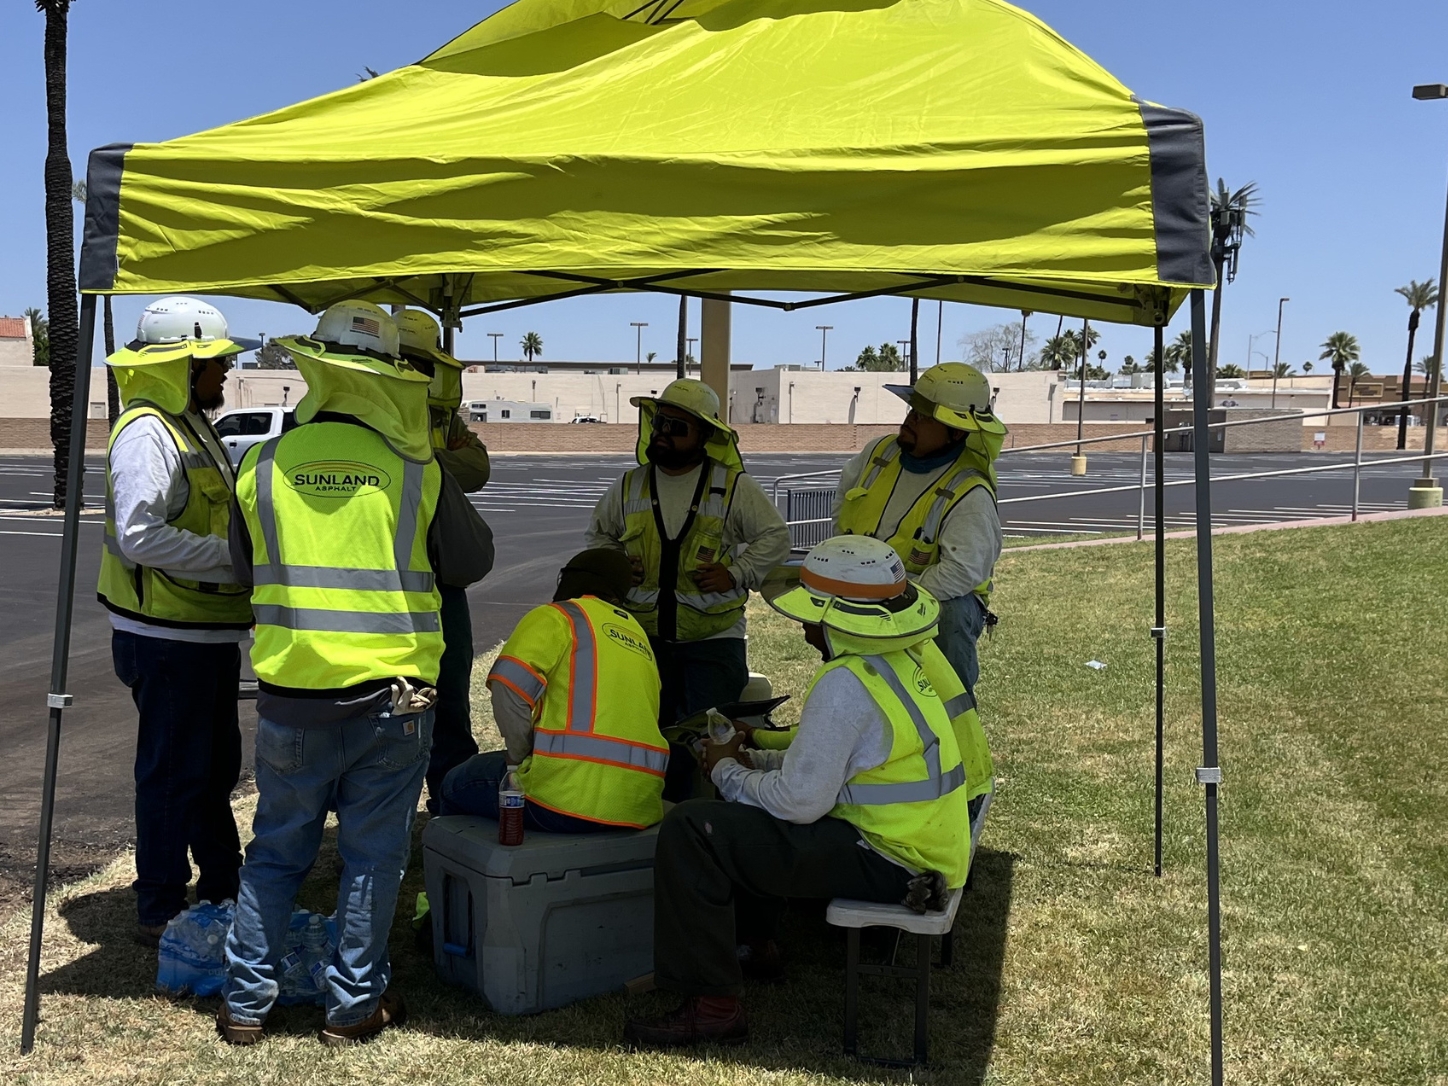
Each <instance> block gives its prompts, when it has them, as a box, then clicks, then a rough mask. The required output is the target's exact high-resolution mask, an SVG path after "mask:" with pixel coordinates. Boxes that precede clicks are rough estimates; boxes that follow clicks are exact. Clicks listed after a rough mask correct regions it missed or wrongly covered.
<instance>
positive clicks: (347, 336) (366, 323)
mask: <svg viewBox="0 0 1448 1086" xmlns="http://www.w3.org/2000/svg"><path fill="white" fill-rule="evenodd" d="M312 338H313V339H318V340H321V341H322V342H323V343H327V344H337V345H340V346H344V347H356V348H360V349H361V350H363V351H369V352H371V353H373V354H380V355H386V356H388V357H389V358H397V357H398V341H397V322H396V321H394V320H393V319H392V316H391V315H390V314H389V313H388V312H387V310H385V309H383V308H382V307H381V306H380V305H374V304H373V303H372V302H338V303H336V304H335V305H330V306H328V307H327V309H326V311H325V312H324V313H323V314H322V316H321V319H320V320H318V321H317V330H316V331H315V332H313V333H312Z"/></svg>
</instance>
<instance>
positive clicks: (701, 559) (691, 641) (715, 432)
mask: <svg viewBox="0 0 1448 1086" xmlns="http://www.w3.org/2000/svg"><path fill="white" fill-rule="evenodd" d="M629 402H630V403H631V404H633V405H634V406H635V407H637V408H638V409H639V441H638V448H637V456H638V462H639V467H636V468H633V469H631V470H629V471H627V472H625V473H624V475H623V477H622V478H621V479H619V481H618V482H616V483H614V484H613V486H611V487H610V488H609V489H608V491H607V492H606V493H605V494H604V495H603V497H602V498H601V499H600V500H599V502H598V506H597V508H595V509H594V511H593V521H592V523H591V524H590V525H589V528H588V532H587V534H586V536H585V543H586V544H587V545H588V546H589V547H591V548H599V547H610V548H613V549H616V550H622V551H624V552H625V553H626V554H627V555H628V557H629V561H630V562H631V563H632V564H633V569H634V585H633V587H632V588H630V589H629V594H628V599H627V600H626V601H625V603H626V606H627V607H628V609H629V610H630V611H632V612H633V615H634V617H635V618H637V619H638V621H639V625H641V626H642V627H643V628H644V630H646V631H647V632H648V635H649V641H650V643H651V644H652V645H653V648H654V655H655V656H656V657H657V658H658V662H659V673H660V675H661V676H662V678H663V692H662V695H661V699H660V710H659V714H660V715H659V719H660V724H661V726H663V727H668V726H671V725H672V724H673V723H674V722H675V721H676V720H678V719H680V718H681V717H684V716H688V715H690V714H692V713H696V712H698V711H699V710H701V709H708V708H712V707H713V706H716V705H722V704H725V703H726V702H731V701H735V700H737V699H738V697H739V694H740V692H741V691H743V689H744V686H745V684H746V683H748V681H749V668H748V666H747V664H746V662H745V658H744V648H745V640H744V635H745V623H744V605H745V603H746V602H747V600H748V598H749V590H750V589H751V588H757V587H758V586H759V585H760V584H761V583H762V581H763V579H764V577H765V576H766V575H767V574H768V573H769V571H770V570H772V569H773V568H774V567H775V566H776V565H777V564H778V563H779V562H780V561H782V560H783V559H784V557H785V556H786V555H787V554H788V553H789V529H788V528H786V527H785V524H784V518H783V517H781V516H780V515H779V510H777V509H776V508H775V507H774V504H773V503H772V502H771V501H770V500H769V498H768V497H767V496H766V495H765V493H764V491H763V490H761V489H760V487H759V484H758V483H756V482H755V481H754V480H753V479H752V478H750V477H749V475H747V474H746V473H745V471H744V462H743V460H742V459H741V458H740V456H739V438H738V435H737V434H735V432H734V431H733V430H732V429H731V428H730V427H729V426H728V425H726V424H725V423H724V422H722V421H720V418H719V397H718V396H717V395H715V393H714V390H713V389H712V388H710V387H709V386H708V385H706V384H704V382H702V381H695V380H691V379H688V378H681V379H679V380H677V381H673V382H672V383H670V384H669V386H668V387H667V388H665V389H664V392H663V395H661V396H658V397H652V396H635V397H634V398H633V399H631V400H630V401H629ZM694 777H695V763H694V756H693V754H692V752H690V751H689V750H688V749H687V748H685V747H683V746H680V745H678V744H674V746H673V756H672V757H671V759H670V762H669V773H668V779H667V781H666V782H665V786H664V798H665V799H667V800H670V801H677V800H681V799H686V798H688V796H689V793H690V791H691V789H692V787H693V783H694Z"/></svg>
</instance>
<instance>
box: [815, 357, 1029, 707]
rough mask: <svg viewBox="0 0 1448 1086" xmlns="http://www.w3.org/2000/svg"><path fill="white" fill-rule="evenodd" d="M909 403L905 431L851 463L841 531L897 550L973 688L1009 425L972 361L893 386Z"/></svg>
mask: <svg viewBox="0 0 1448 1086" xmlns="http://www.w3.org/2000/svg"><path fill="white" fill-rule="evenodd" d="M885 387H886V388H887V389H889V390H890V391H891V392H893V393H895V395H897V396H899V397H900V398H901V399H902V400H904V401H905V402H906V403H908V404H909V405H910V413H909V414H908V415H906V416H905V421H904V422H903V423H901V424H900V432H899V433H898V434H895V435H891V436H889V437H882V438H879V439H878V440H876V441H872V442H871V443H870V444H868V445H866V446H865V448H864V450H863V451H862V452H861V453H859V454H858V455H857V456H855V457H854V458H853V459H852V460H850V461H849V462H848V463H847V464H845V467H844V470H843V471H842V472H841V473H840V488H839V492H838V494H837V495H836V497H835V512H834V516H835V531H836V532H837V533H839V534H841V535H869V536H874V537H875V538H876V539H883V540H886V541H888V542H889V544H890V545H891V546H892V547H894V548H895V551H896V553H898V554H899V555H900V557H901V559H902V560H904V562H905V571H906V573H907V574H908V575H909V577H910V579H911V580H912V581H915V582H916V583H917V584H919V585H920V587H921V588H923V589H925V590H926V591H927V592H929V593H930V594H931V595H933V596H934V597H935V598H936V599H938V600H939V601H940V635H939V641H940V647H941V648H942V649H943V650H944V651H945V656H946V658H947V659H948V660H949V661H950V662H951V664H952V665H953V666H954V667H955V670H956V672H957V674H959V675H960V677H961V678H962V679H963V680H965V685H966V687H967V688H968V689H969V690H971V691H972V693H973V692H974V691H975V684H976V680H977V679H978V678H979V675H980V663H979V658H978V656H977V654H976V642H977V641H978V640H979V639H980V634H981V631H982V630H983V629H984V628H985V626H986V623H987V622H991V623H994V621H995V616H994V615H992V614H991V613H990V609H989V605H990V591H991V576H992V573H993V571H994V570H995V564H996V559H998V558H999V557H1000V553H1001V522H1000V517H999V515H998V514H997V512H996V474H995V466H994V465H995V459H996V457H997V456H999V455H1000V450H1001V441H1002V439H1003V438H1004V437H1005V434H1006V428H1005V426H1004V425H1003V424H1002V423H1001V422H1000V420H999V419H997V418H996V417H995V415H994V413H993V412H992V410H991V390H990V383H989V382H988V381H987V380H986V379H985V377H984V376H983V375H982V374H981V372H980V371H979V370H977V369H976V368H975V367H974V366H968V365H966V364H965V363H964V362H946V363H943V364H942V365H939V366H932V367H931V368H930V369H928V370H926V371H925V372H924V373H923V374H921V375H920V379H919V380H918V381H916V382H915V384H914V386H913V387H912V386H910V385H886V386H885Z"/></svg>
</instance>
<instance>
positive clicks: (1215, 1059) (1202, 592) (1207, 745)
mask: <svg viewBox="0 0 1448 1086" xmlns="http://www.w3.org/2000/svg"><path fill="white" fill-rule="evenodd" d="M536 274H540V275H547V276H550V277H554V278H565V279H574V280H580V281H582V282H584V284H585V285H584V286H581V287H579V288H578V289H577V290H572V291H565V292H563V293H561V294H557V295H552V296H549V297H546V298H538V299H529V300H521V301H516V302H510V303H504V304H503V305H501V306H496V307H488V306H485V307H482V308H475V309H470V310H460V309H459V308H458V307H457V306H455V305H453V304H452V303H451V297H452V295H453V293H454V282H453V280H454V277H453V276H452V275H449V276H445V277H444V297H445V299H446V300H445V302H444V306H443V308H442V311H441V312H439V310H438V308H436V307H434V306H432V305H426V304H424V303H423V301H422V299H421V298H418V297H416V295H414V294H412V293H411V292H410V291H406V290H405V289H404V288H402V287H401V286H400V285H399V284H398V283H397V282H396V281H392V280H388V281H383V280H379V281H377V282H382V283H385V285H386V286H387V287H388V288H389V289H393V290H397V291H398V292H399V293H403V294H405V295H406V296H409V297H411V298H413V300H414V301H416V303H417V304H419V305H422V306H423V307H424V308H426V309H428V310H430V311H432V312H434V313H438V314H439V316H441V317H443V320H444V329H445V335H446V337H447V340H448V341H449V342H448V346H449V347H450V346H451V342H450V341H451V339H452V332H453V329H454V327H456V326H457V325H458V324H459V323H460V321H461V318H463V317H468V316H476V315H479V314H482V313H489V312H496V311H497V310H498V309H501V308H514V307H517V306H520V305H529V304H534V303H535V302H543V301H558V300H561V299H563V298H567V297H578V296H581V295H586V294H597V293H602V292H605V291H611V290H640V289H642V290H653V291H658V292H661V293H668V294H675V295H686V296H688V295H693V296H696V297H701V298H718V299H721V300H727V301H731V302H740V303H743V304H752V305H762V306H768V307H770V308H774V309H782V310H785V311H786V312H788V311H790V310H792V309H805V308H814V307H816V306H820V305H829V304H833V303H835V302H841V301H852V300H857V299H860V298H868V297H878V296H881V295H890V294H895V295H899V294H902V293H905V292H908V291H910V290H911V289H912V287H910V286H907V287H903V288H901V287H895V288H891V289H888V290H878V291H867V292H860V293H857V294H847V295H840V296H831V297H827V298H817V299H807V300H805V301H802V302H780V301H775V300H772V299H762V298H749V297H741V296H739V295H722V294H714V293H710V292H702V291H690V290H685V289H682V288H672V287H665V286H663V285H662V281H663V279H665V278H681V277H684V276H688V275H698V274H706V273H705V272H702V271H699V270H694V271H689V272H678V273H670V274H668V275H665V276H655V277H649V279H648V281H645V280H638V279H635V280H606V279H598V280H593V279H591V278H590V277H586V276H572V275H565V274H563V273H552V272H539V273H536ZM922 279H923V280H924V281H922V282H921V283H920V284H918V285H915V286H914V287H913V289H922V288H923V289H930V288H931V287H933V286H939V285H949V284H950V283H954V282H962V281H966V280H977V281H978V280H980V279H981V277H968V276H922ZM992 285H994V284H992ZM275 289H277V290H278V292H279V293H282V292H284V291H283V288H281V287H277V288H275ZM367 289H368V290H371V289H374V287H369V288H367ZM1016 289H1019V288H1016ZM356 293H364V292H362V291H359V292H354V294H352V295H349V297H351V296H355V294H356ZM1205 296H1206V292H1205V290H1204V289H1203V288H1193V289H1192V290H1191V292H1190V295H1189V305H1190V311H1191V346H1192V360H1191V366H1192V375H1193V382H1194V384H1195V386H1196V387H1197V388H1205V387H1206V384H1207V373H1206V369H1207V351H1206V305H1205ZM97 297H98V295H97V294H95V293H86V294H83V295H82V296H81V309H80V329H79V331H80V343H79V350H78V352H77V356H76V371H75V388H74V393H73V395H74V400H73V406H72V411H71V439H70V463H69V468H68V472H67V476H66V504H65V518H64V535H63V538H62V541H61V556H60V571H59V584H58V587H57V595H56V609H55V642H54V653H53V656H52V659H51V674H50V693H49V694H48V695H47V697H46V705H47V707H48V709H49V720H48V729H47V736H46V752H45V777H44V782H43V786H42V791H41V809H40V828H39V842H38V846H37V849H36V865H35V890H34V896H33V898H32V904H31V918H30V952H29V958H28V961H27V964H26V973H25V1003H24V1012H23V1016H22V1024H21V1040H20V1050H21V1052H22V1053H29V1052H30V1051H31V1050H32V1049H33V1048H34V1045H35V1033H36V1027H37V1024H38V1022H39V1015H40V990H39V979H40V953H41V947H42V943H43V937H44V926H45V905H46V892H47V890H48V882H49V872H50V851H51V838H52V832H53V829H54V814H55V789H56V778H57V774H58V769H59V755H60V737H61V724H62V718H63V714H64V711H65V709H66V708H68V707H69V706H70V705H71V704H72V702H73V697H72V695H70V694H69V693H67V692H66V685H67V681H66V680H67V674H68V668H69V663H70V638H71V629H72V624H73V621H72V620H73V615H74V603H75V571H76V556H77V547H78V544H79V538H80V511H81V506H82V488H83V483H84V476H85V449H86V436H87V415H88V413H89V412H88V410H87V409H88V406H89V401H90V378H91V360H92V356H93V354H94V349H95V318H96V299H97ZM288 300H290V301H292V302H293V303H294V304H299V305H300V304H301V303H300V302H299V300H298V299H296V298H295V297H293V298H290V299H288ZM338 300H343V299H338ZM301 307H302V308H303V309H308V308H309V307H307V306H306V305H302V306H301ZM1154 331H1155V345H1156V356H1155V357H1156V367H1157V374H1156V382H1155V384H1156V419H1155V424H1154V426H1155V438H1156V449H1155V454H1156V455H1155V461H1156V613H1155V619H1156V622H1155V625H1154V626H1153V627H1152V631H1151V632H1152V636H1153V637H1154V638H1155V639H1156V797H1155V799H1156V820H1155V822H1156V826H1155V873H1156V874H1157V875H1158V876H1159V875H1160V874H1161V870H1162V867H1161V848H1162V844H1161V842H1162V781H1163V746H1164V706H1165V701H1164V698H1165V678H1164V662H1165V637H1166V628H1165V540H1164V526H1163V525H1164V497H1163V474H1164V469H1163V451H1164V450H1163V433H1162V431H1163V399H1162V384H1163V374H1162V372H1161V371H1162V364H1161V352H1162V327H1161V325H1160V324H1158V325H1156V327H1155V329H1154ZM1208 421H1209V415H1208V409H1207V401H1206V398H1205V397H1201V396H1198V397H1193V403H1192V449H1193V453H1194V467H1195V471H1194V474H1195V480H1196V539H1197V595H1198V626H1199V630H1200V666H1201V694H1202V764H1201V766H1199V767H1198V768H1197V770H1196V779H1197V781H1198V782H1199V783H1200V784H1202V785H1203V786H1204V788H1205V798H1206V804H1205V814H1206V846H1207V855H1206V881H1207V957H1208V972H1209V983H1210V995H1209V1000H1210V1006H1209V1013H1210V1017H1211V1067H1212V1083H1213V1086H1220V1084H1221V1082H1222V1076H1223V1052H1222V1036H1223V1028H1222V953H1221V870H1220V862H1219V861H1220V857H1219V824H1218V788H1219V787H1220V784H1221V780H1222V771H1221V766H1220V764H1219V762H1218V752H1217V682H1216V636H1215V620H1214V614H1215V608H1214V601H1213V582H1212V532H1211V529H1212V517H1211V513H1212V499H1211V476H1210V462H1209V453H1208V444H1209V442H1208V436H1209V433H1210V430H1209V428H1208Z"/></svg>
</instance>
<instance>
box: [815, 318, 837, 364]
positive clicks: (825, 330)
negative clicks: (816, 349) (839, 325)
mask: <svg viewBox="0 0 1448 1086" xmlns="http://www.w3.org/2000/svg"><path fill="white" fill-rule="evenodd" d="M832 328H834V325H833V324H817V325H815V331H816V332H818V333H819V334H820V372H821V373H823V372H824V371H825V337H826V336H827V335H829V334H830V330H831V329H832Z"/></svg>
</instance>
